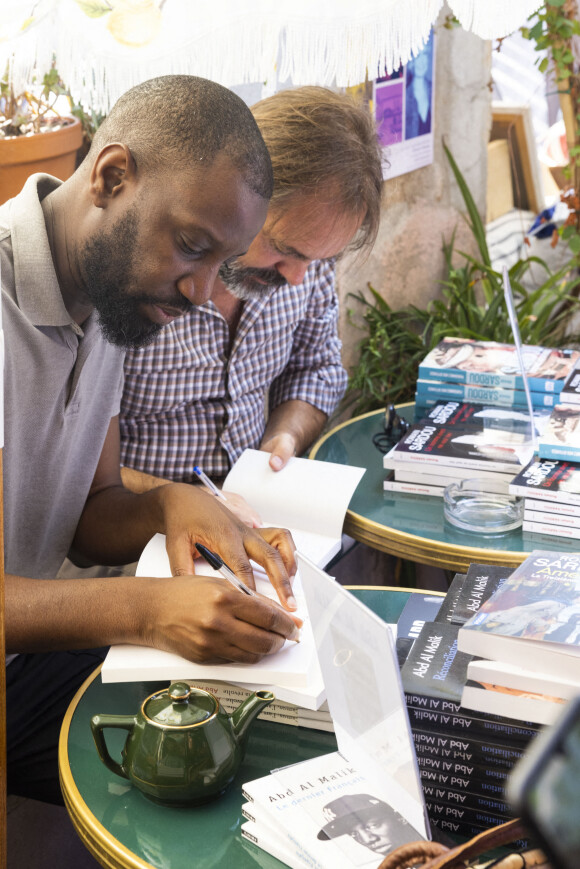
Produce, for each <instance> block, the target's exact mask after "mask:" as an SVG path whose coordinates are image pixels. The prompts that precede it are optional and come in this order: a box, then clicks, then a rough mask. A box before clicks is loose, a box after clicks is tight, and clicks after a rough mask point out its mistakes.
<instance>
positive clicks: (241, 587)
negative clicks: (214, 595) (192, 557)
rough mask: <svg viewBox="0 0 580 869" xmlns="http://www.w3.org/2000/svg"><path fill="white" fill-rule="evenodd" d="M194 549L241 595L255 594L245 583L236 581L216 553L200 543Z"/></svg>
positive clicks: (236, 578)
mask: <svg viewBox="0 0 580 869" xmlns="http://www.w3.org/2000/svg"><path fill="white" fill-rule="evenodd" d="M195 548H196V549H197V551H198V552H199V554H200V555H201V557H202V558H205V560H206V561H207V563H208V564H209V566H210V567H213V569H214V570H217V571H218V572H219V573H221V575H222V576H223V578H224V579H227V581H228V582H229V583H231V584H232V585H233V586H234V588H237V589H238V591H241V592H242V594H248V595H251V596H255V595H256V592H255V591H253V590H252V589H251V588H249V587H248V586H247V585H245V583H243V582H242V581H241V579H238V577H237V576H236V575H235V573H234V572H233V570H231V569H230V568H229V567H228V566H227V564H225V563H224V561H223V559H222V558H220V556H219V555H217V553H215V552H212V551H211V549H208V548H207V547H206V546H203V545H202V544H201V543H196V544H195Z"/></svg>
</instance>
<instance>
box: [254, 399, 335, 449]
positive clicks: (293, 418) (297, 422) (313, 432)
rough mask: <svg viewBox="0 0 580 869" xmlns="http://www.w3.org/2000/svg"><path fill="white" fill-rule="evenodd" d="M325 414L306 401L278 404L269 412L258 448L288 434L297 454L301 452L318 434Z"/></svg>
mask: <svg viewBox="0 0 580 869" xmlns="http://www.w3.org/2000/svg"><path fill="white" fill-rule="evenodd" d="M327 418H328V417H327V416H326V414H325V413H323V412H322V411H321V410H319V409H318V408H317V407H314V405H312V404H309V403H308V402H307V401H300V400H298V399H293V400H291V401H285V402H283V403H282V404H279V405H278V407H276V408H274V410H273V411H272V412H271V413H270V416H269V417H268V422H267V424H266V429H265V431H264V436H263V438H262V442H261V444H260V449H265V450H267V449H268V442H270V441H272V440H274V439H275V438H277V437H279V436H280V435H290V436H291V437H292V439H293V440H294V444H295V446H294V449H295V451H296V454H297V455H300V454H301V453H303V452H304V451H305V450H306V449H307V448H308V447H309V446H310V444H311V443H313V441H315V440H316V438H317V437H318V436H319V435H320V433H321V431H322V429H323V428H324V425H325V423H326V420H327Z"/></svg>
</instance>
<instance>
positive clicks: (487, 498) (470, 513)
mask: <svg viewBox="0 0 580 869" xmlns="http://www.w3.org/2000/svg"><path fill="white" fill-rule="evenodd" d="M506 488H507V482H506V483H499V482H496V481H495V480H487V479H483V478H482V477H475V478H473V479H469V480H460V481H459V482H457V483H450V485H449V486H447V488H446V489H445V491H444V493H443V512H444V513H445V518H446V519H447V521H448V522H451V524H452V525H456V526H457V527H458V528H463V530H464V531H472V532H473V533H476V534H501V533H503V532H504V531H513V530H514V528H519V527H520V525H521V524H522V520H523V518H524V499H523V498H516V497H515V495H509V494H508V493H507V492H506Z"/></svg>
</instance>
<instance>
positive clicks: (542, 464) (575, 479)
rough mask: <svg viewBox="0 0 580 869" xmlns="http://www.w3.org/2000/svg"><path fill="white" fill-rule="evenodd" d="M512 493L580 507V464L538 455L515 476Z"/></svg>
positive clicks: (511, 484)
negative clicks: (542, 457) (543, 457)
mask: <svg viewBox="0 0 580 869" xmlns="http://www.w3.org/2000/svg"><path fill="white" fill-rule="evenodd" d="M509 490H510V494H512V495H521V496H522V497H524V498H527V497H531V498H537V499H539V500H541V501H544V500H545V501H558V502H560V503H563V504H580V463H576V462H561V461H558V460H557V459H540V458H538V457H537V456H535V457H534V458H533V459H532V460H531V461H530V463H529V464H528V465H527V466H526V467H525V468H522V470H521V471H520V472H519V473H517V474H516V476H515V477H514V479H513V480H512V482H511V483H510V485H509Z"/></svg>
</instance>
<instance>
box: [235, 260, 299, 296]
mask: <svg viewBox="0 0 580 869" xmlns="http://www.w3.org/2000/svg"><path fill="white" fill-rule="evenodd" d="M219 276H220V278H221V280H222V282H223V283H224V284H225V287H226V289H227V291H228V292H229V293H231V294H232V296H235V297H236V299H240V300H241V301H246V299H261V298H263V297H264V296H265V295H266V294H267V293H269V292H270V290H272V289H274V288H276V287H283V286H284V285H285V284H286V283H287V281H286V278H284V277H282V275H281V274H280V273H279V272H277V271H276V269H252V268H246V267H244V266H243V265H241V263H233V264H232V265H225V263H224V265H222V266H221V268H220V270H219ZM256 279H257V280H256Z"/></svg>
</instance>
